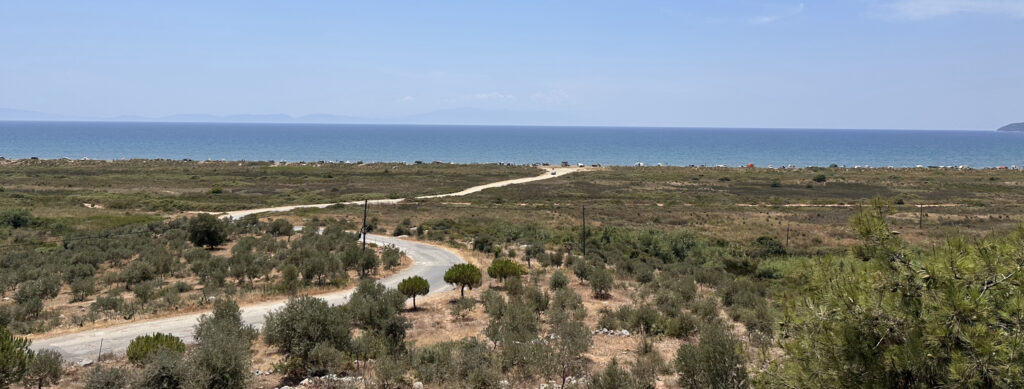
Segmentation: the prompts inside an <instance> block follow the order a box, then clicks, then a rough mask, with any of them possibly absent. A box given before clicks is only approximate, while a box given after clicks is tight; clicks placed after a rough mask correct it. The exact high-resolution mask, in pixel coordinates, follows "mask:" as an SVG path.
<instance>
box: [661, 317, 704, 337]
mask: <svg viewBox="0 0 1024 389" xmlns="http://www.w3.org/2000/svg"><path fill="white" fill-rule="evenodd" d="M697 323H698V320H697V318H696V317H695V316H693V315H691V314H688V313H683V314H680V315H678V316H676V317H673V318H668V319H666V320H665V335H668V336H671V337H673V338H680V339H685V338H689V337H690V336H693V335H694V334H695V333H696V332H697Z"/></svg>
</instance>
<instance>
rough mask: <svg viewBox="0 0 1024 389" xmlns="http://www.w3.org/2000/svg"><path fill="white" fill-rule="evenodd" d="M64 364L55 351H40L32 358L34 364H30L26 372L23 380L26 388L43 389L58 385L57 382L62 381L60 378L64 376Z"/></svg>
mask: <svg viewBox="0 0 1024 389" xmlns="http://www.w3.org/2000/svg"><path fill="white" fill-rule="evenodd" d="M63 363H64V360H63V359H62V358H61V357H60V353H58V352H56V351H53V350H40V351H39V352H37V353H36V355H35V356H34V357H33V358H32V362H29V364H28V369H26V370H25V376H24V378H23V382H24V383H25V386H35V387H36V388H42V387H43V386H49V385H53V384H56V383H57V381H60V376H61V375H63V374H64V367H63V366H62V365H63Z"/></svg>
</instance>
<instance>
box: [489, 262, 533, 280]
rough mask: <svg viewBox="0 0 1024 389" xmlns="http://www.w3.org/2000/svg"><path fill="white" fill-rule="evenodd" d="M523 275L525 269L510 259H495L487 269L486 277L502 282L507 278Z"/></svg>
mask: <svg viewBox="0 0 1024 389" xmlns="http://www.w3.org/2000/svg"><path fill="white" fill-rule="evenodd" d="M523 274H526V269H525V268H524V267H523V266H522V265H520V264H518V263H515V262H514V261H512V260H511V259H496V260H494V261H493V262H491V266H490V267H488V268H487V275H488V276H490V277H491V278H497V279H499V280H501V281H502V282H504V281H505V279H507V278H509V277H518V276H521V275H523Z"/></svg>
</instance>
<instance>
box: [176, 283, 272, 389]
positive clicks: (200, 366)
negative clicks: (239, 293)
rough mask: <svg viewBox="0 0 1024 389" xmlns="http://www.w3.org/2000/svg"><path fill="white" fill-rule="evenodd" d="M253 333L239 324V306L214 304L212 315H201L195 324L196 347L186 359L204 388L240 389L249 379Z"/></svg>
mask: <svg viewBox="0 0 1024 389" xmlns="http://www.w3.org/2000/svg"><path fill="white" fill-rule="evenodd" d="M256 335H257V333H256V329H254V328H253V327H252V326H248V325H245V324H244V323H242V315H241V311H239V309H238V304H235V302H233V301H231V300H217V302H216V303H214V308H213V315H202V316H200V317H199V323H198V324H196V327H195V332H194V336H195V338H196V346H195V348H194V349H192V352H191V354H190V355H189V364H190V366H191V367H192V370H193V374H196V373H198V374H196V375H197V376H198V377H196V378H197V379H198V380H199V381H200V382H201V383H202V385H201V386H203V387H207V388H242V387H246V386H248V385H247V384H248V382H249V378H250V377H251V373H250V366H251V365H252V342H253V341H254V340H256Z"/></svg>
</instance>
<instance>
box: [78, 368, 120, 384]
mask: <svg viewBox="0 0 1024 389" xmlns="http://www.w3.org/2000/svg"><path fill="white" fill-rule="evenodd" d="M127 387H128V371H127V370H125V369H122V368H118V367H110V368H104V367H102V366H96V368H95V369H93V370H92V372H90V373H89V375H88V376H86V378H85V389H124V388H127Z"/></svg>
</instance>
